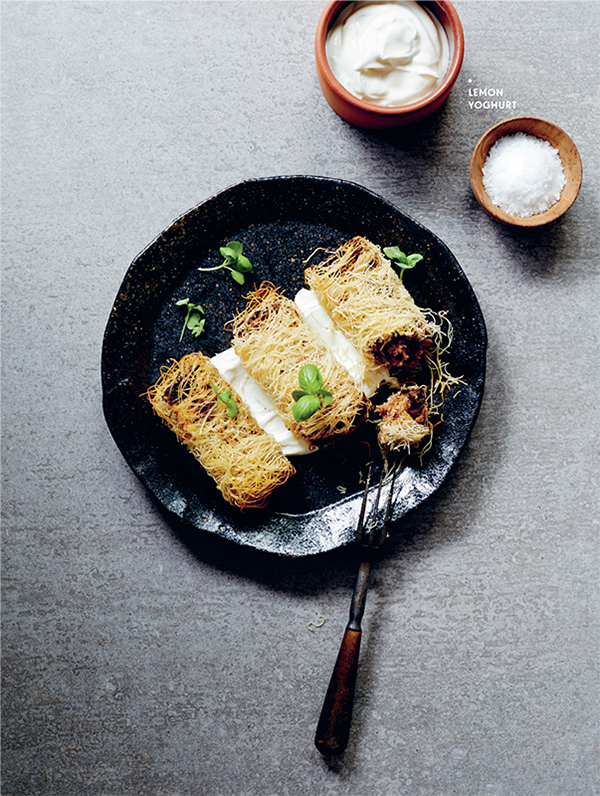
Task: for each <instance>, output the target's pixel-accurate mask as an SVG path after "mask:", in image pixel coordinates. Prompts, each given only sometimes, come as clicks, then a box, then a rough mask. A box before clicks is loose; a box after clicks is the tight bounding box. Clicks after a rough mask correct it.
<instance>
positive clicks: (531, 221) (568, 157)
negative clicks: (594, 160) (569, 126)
mask: <svg viewBox="0 0 600 796" xmlns="http://www.w3.org/2000/svg"><path fill="white" fill-rule="evenodd" d="M508 133H527V134H528V135H534V136H536V137H537V138H543V139H545V140H546V141H548V142H549V143H550V144H551V145H552V146H553V147H555V148H556V149H557V150H558V154H559V156H560V159H561V161H562V165H563V171H564V173H565V177H566V180H567V182H566V184H565V187H564V188H563V189H562V192H561V195H560V198H559V199H558V201H557V202H555V203H554V204H553V205H552V207H550V208H549V209H548V210H546V211H545V212H544V213H537V214H536V215H534V216H527V217H525V218H521V217H520V216H512V215H510V213H505V212H504V210H502V209H501V208H499V207H498V206H497V205H495V204H494V203H493V202H492V200H491V199H490V197H489V196H488V195H487V193H486V192H485V188H484V187H483V174H482V169H483V166H484V164H485V161H486V159H487V156H488V152H489V151H490V147H491V146H492V144H494V143H495V142H496V141H497V140H498V139H499V138H500V137H501V136H503V135H506V134H508ZM470 171H471V186H472V188H473V193H474V194H475V198H476V199H477V201H478V202H479V204H480V205H481V206H482V207H483V209H484V210H485V211H486V212H487V213H489V215H490V216H492V218H495V219H496V220H497V221H500V222H502V223H503V224H512V225H513V226H518V227H540V226H542V225H543V224H548V223H549V222H550V221H554V220H555V219H557V218H559V217H560V216H562V214H563V213H565V212H566V211H567V210H568V209H569V207H571V205H572V204H573V202H574V201H575V199H577V194H578V193H579V189H580V187H581V179H582V168H581V159H580V157H579V152H578V151H577V147H576V146H575V144H574V143H573V141H572V140H571V138H570V137H569V136H568V135H567V134H566V133H565V131H564V130H561V128H560V127H557V126H556V125H555V124H552V123H551V122H547V121H546V120H545V119H538V118H537V117H535V116H515V117H514V118H512V119H506V120H505V121H503V122H500V123H499V124H495V125H494V126H493V127H490V129H489V130H488V131H487V132H486V133H484V134H483V135H482V136H481V138H480V139H479V141H478V142H477V144H476V146H475V149H474V150H473V155H472V157H471V170H470Z"/></svg>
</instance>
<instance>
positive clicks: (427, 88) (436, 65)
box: [315, 0, 464, 129]
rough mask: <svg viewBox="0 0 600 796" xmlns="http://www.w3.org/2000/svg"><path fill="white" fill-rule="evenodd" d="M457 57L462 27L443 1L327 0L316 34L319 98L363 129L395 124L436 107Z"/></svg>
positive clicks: (455, 70) (448, 86)
mask: <svg viewBox="0 0 600 796" xmlns="http://www.w3.org/2000/svg"><path fill="white" fill-rule="evenodd" d="M463 57H464V33H463V28H462V24H461V22H460V19H459V16H458V13H457V12H456V9H455V8H454V6H453V5H452V3H449V2H446V1H445V0H437V2H416V0H357V1H356V2H343V1H341V0H333V2H329V3H327V5H326V6H325V9H324V10H323V13H322V14H321V17H320V19H319V22H318V25H317V31H316V36H315V60H316V67H317V76H318V79H319V85H320V86H321V90H322V92H323V95H324V96H325V99H326V100H327V102H328V103H329V105H330V106H331V107H332V108H333V110H334V111H335V112H336V113H337V114H338V115H339V116H341V117H342V118H343V119H345V120H346V121H347V122H350V124H354V125H356V126H358V127H364V128H372V129H385V128H393V127H402V126H404V125H408V124H413V123H415V122H418V121H421V120H422V119H425V118H426V117H428V116H430V115H431V114H432V113H434V112H435V111H437V110H438V109H439V108H440V106H441V105H442V103H443V102H444V101H445V99H446V98H447V96H448V94H449V93H450V90H451V88H452V86H453V85H454V83H455V82H456V79H457V77H458V74H459V72H460V69H461V66H462V62H463Z"/></svg>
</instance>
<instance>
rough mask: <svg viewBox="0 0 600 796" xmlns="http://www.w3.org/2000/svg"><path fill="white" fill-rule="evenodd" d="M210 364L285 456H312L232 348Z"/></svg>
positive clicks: (306, 443)
mask: <svg viewBox="0 0 600 796" xmlns="http://www.w3.org/2000/svg"><path fill="white" fill-rule="evenodd" d="M211 362H212V363H213V365H214V366H215V367H216V369H217V370H218V371H219V373H220V374H221V376H223V378H224V379H225V381H227V382H228V383H229V384H230V385H231V386H232V387H233V389H234V390H235V391H236V392H237V394H238V395H239V396H240V398H241V399H242V401H244V403H245V404H247V406H248V408H249V409H250V412H251V414H252V417H253V418H254V419H255V420H256V422H257V423H258V425H259V426H260V427H261V428H262V429H263V430H264V431H266V432H267V434H270V435H271V436H272V437H274V438H275V440H276V442H277V443H278V444H279V446H280V448H281V450H282V451H283V453H285V455H286V456H297V455H299V454H304V453H310V452H311V447H310V446H309V444H308V442H306V440H304V439H300V438H299V437H296V436H294V434H292V432H291V431H290V430H289V429H288V428H287V427H286V425H285V424H284V422H283V420H282V419H281V416H280V415H279V413H278V412H277V409H275V405H274V404H273V401H271V399H270V398H269V396H268V395H267V393H266V392H265V391H264V390H263V388H262V387H261V386H260V384H259V383H258V382H257V381H255V380H254V379H253V378H252V376H251V375H250V374H249V373H248V371H247V370H246V368H245V367H244V366H243V364H242V360H241V359H240V358H239V357H238V355H237V354H236V353H235V351H234V350H233V348H228V349H227V350H226V351H221V352H220V353H219V354H216V355H215V356H214V357H212V358H211Z"/></svg>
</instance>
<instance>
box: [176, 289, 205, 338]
mask: <svg viewBox="0 0 600 796" xmlns="http://www.w3.org/2000/svg"><path fill="white" fill-rule="evenodd" d="M177 306H178V307H187V314H186V316H185V320H184V322H183V328H182V330H181V334H180V335H179V342H181V341H182V340H183V335H184V334H185V330H186V329H189V330H190V332H191V333H192V334H193V335H194V337H200V335H201V334H202V331H203V330H204V324H205V322H206V318H203V317H202V316H203V315H204V310H203V309H202V307H201V306H200V304H192V302H191V301H190V300H189V299H187V298H186V299H181V301H178V302H177Z"/></svg>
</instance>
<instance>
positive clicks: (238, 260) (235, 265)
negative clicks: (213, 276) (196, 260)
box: [198, 240, 252, 285]
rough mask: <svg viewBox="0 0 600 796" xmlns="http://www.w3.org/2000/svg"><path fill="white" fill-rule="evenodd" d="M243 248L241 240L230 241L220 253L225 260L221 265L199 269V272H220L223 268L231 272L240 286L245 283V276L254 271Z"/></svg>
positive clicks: (222, 247)
mask: <svg viewBox="0 0 600 796" xmlns="http://www.w3.org/2000/svg"><path fill="white" fill-rule="evenodd" d="M242 249H243V246H242V244H241V243H240V242H239V240H230V241H229V243H228V244H227V245H226V246H221V248H220V249H219V251H220V252H221V254H222V255H223V257H224V258H225V259H224V260H223V262H222V263H221V265H215V266H214V267H212V268H198V270H199V271H218V270H220V269H221V268H226V269H227V270H228V271H230V272H231V276H232V277H233V278H234V279H235V281H236V282H237V283H238V284H239V285H243V284H244V282H245V276H244V274H247V273H250V271H252V263H251V262H250V260H249V259H248V258H247V257H246V256H244V255H243V254H242Z"/></svg>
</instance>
